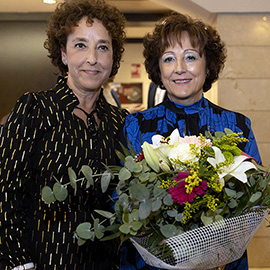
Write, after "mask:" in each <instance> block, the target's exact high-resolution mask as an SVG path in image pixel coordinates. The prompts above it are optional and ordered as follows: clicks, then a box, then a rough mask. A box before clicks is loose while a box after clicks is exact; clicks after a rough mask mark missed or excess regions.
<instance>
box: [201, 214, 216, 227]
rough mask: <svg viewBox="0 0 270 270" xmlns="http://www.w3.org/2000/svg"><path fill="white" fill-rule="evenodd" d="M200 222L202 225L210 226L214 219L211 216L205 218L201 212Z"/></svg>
mask: <svg viewBox="0 0 270 270" xmlns="http://www.w3.org/2000/svg"><path fill="white" fill-rule="evenodd" d="M201 221H202V223H203V224H204V225H210V224H212V223H213V222H214V218H213V216H210V217H208V216H206V214H205V213H204V212H203V213H202V214H201Z"/></svg>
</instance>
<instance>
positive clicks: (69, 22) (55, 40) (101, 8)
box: [44, 0, 126, 77]
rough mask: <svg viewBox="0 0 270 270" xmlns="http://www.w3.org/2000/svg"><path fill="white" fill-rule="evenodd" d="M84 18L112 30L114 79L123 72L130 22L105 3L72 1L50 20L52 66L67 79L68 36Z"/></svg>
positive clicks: (50, 56) (100, 1)
mask: <svg viewBox="0 0 270 270" xmlns="http://www.w3.org/2000/svg"><path fill="white" fill-rule="evenodd" d="M83 17H87V18H88V20H87V21H88V22H89V23H92V22H93V19H98V20H99V21H101V22H102V24H103V25H104V27H105V28H106V29H107V30H108V32H109V35H110V37H111V38H112V47H113V66H112V72H111V74H110V77H111V76H114V75H115V74H116V73H117V71H118V69H119V66H120V61H121V58H122V55H123V52H124V42H125V38H126V33H125V31H124V27H125V22H126V20H125V17H124V15H122V14H121V13H120V11H119V10H118V9H117V8H115V7H113V6H110V5H108V4H106V3H105V1H104V0H71V1H68V2H64V3H61V4H58V6H57V8H56V10H55V12H54V13H53V14H52V15H51V16H50V18H49V21H48V25H47V39H46V41H45V43H44V47H45V48H46V49H47V50H48V52H49V55H48V56H49V58H51V62H52V63H53V64H54V65H55V66H57V67H58V68H59V70H60V72H61V74H62V75H66V73H67V71H68V68H67V66H66V65H64V64H63V63H62V57H61V48H63V49H65V48H66V43H67V37H68V35H69V34H70V33H72V31H73V28H74V27H75V26H77V25H78V22H79V21H80V20H81V19H82V18H83Z"/></svg>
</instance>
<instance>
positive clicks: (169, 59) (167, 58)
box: [163, 56, 175, 63]
mask: <svg viewBox="0 0 270 270" xmlns="http://www.w3.org/2000/svg"><path fill="white" fill-rule="evenodd" d="M174 59H175V58H174V57H173V56H166V57H163V62H164V63H170V62H172V61H173V60H174Z"/></svg>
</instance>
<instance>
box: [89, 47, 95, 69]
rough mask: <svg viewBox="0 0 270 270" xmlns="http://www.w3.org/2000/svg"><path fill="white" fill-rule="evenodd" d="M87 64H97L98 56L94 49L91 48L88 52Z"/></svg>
mask: <svg viewBox="0 0 270 270" xmlns="http://www.w3.org/2000/svg"><path fill="white" fill-rule="evenodd" d="M87 62H88V63H89V64H90V65H95V64H96V63H97V55H96V50H95V49H93V48H89V49H88V52H87Z"/></svg>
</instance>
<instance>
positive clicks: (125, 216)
mask: <svg viewBox="0 0 270 270" xmlns="http://www.w3.org/2000/svg"><path fill="white" fill-rule="evenodd" d="M122 221H123V222H124V223H127V224H129V221H130V213H123V214H122Z"/></svg>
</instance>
